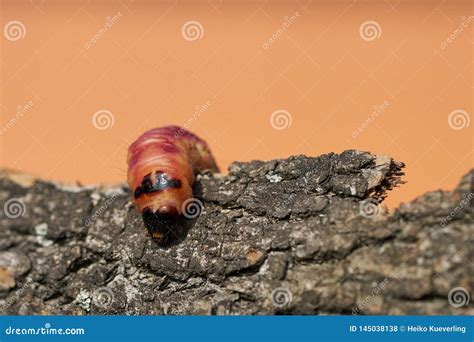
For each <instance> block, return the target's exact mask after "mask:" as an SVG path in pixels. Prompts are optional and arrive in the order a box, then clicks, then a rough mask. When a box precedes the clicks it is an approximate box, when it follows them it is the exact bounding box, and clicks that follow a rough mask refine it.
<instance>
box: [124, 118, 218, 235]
mask: <svg viewBox="0 0 474 342" xmlns="http://www.w3.org/2000/svg"><path fill="white" fill-rule="evenodd" d="M127 163H128V175H127V178H128V185H129V187H130V190H131V191H132V193H133V198H134V201H135V204H136V206H137V209H138V210H139V211H140V212H141V213H142V216H143V221H144V223H145V226H146V227H147V228H148V231H149V232H150V234H151V236H152V237H153V238H154V239H155V241H157V242H163V241H166V239H167V237H168V235H169V233H170V232H172V231H173V229H175V228H176V225H177V224H178V221H179V220H180V217H181V214H182V211H183V208H182V205H183V203H184V202H185V201H186V200H187V199H189V198H191V197H192V196H193V191H192V186H193V183H194V180H195V175H196V173H198V172H200V171H202V170H211V171H213V172H218V171H219V170H218V168H217V165H216V162H215V161H214V158H213V157H212V154H211V151H210V150H209V147H208V146H207V144H206V142H205V141H204V140H202V139H200V138H199V137H197V136H196V135H194V134H192V133H191V132H189V131H187V130H185V129H184V128H180V127H178V126H165V127H160V128H154V129H151V130H149V131H147V132H145V133H143V134H142V135H141V136H140V137H139V138H138V139H137V140H136V141H135V142H133V143H132V144H131V145H130V147H129V149H128V157H127Z"/></svg>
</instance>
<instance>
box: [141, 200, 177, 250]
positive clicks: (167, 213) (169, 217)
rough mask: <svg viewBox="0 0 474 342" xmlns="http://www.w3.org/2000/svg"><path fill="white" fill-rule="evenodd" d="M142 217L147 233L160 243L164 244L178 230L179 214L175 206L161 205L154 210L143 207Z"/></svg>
mask: <svg viewBox="0 0 474 342" xmlns="http://www.w3.org/2000/svg"><path fill="white" fill-rule="evenodd" d="M142 218H143V222H144V223H145V227H146V228H147V229H148V233H150V235H151V237H152V238H153V240H155V241H156V242H157V243H160V244H166V243H167V242H168V239H169V238H170V235H172V234H176V233H177V231H178V230H179V229H178V228H179V225H180V216H179V213H178V210H176V208H175V207H170V206H162V207H160V209H158V210H157V211H155V212H153V210H151V209H150V208H145V209H144V210H143V212H142Z"/></svg>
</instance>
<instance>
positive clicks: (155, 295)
mask: <svg viewBox="0 0 474 342" xmlns="http://www.w3.org/2000/svg"><path fill="white" fill-rule="evenodd" d="M402 168H403V164H402V163H400V162H396V161H394V160H392V159H391V158H389V157H387V156H375V155H372V154H370V153H367V152H359V151H346V152H343V153H341V154H332V153H331V154H327V155H322V156H319V157H317V158H310V157H305V156H296V157H290V158H288V159H282V160H274V161H266V162H264V161H253V162H250V163H240V162H237V163H234V164H232V165H231V166H230V168H229V174H228V175H220V174H215V175H212V174H202V175H199V176H198V178H197V181H196V183H195V186H194V192H195V197H196V199H197V200H199V202H197V201H196V203H198V204H199V203H201V204H202V210H201V213H200V215H198V216H197V217H196V218H195V219H188V220H186V222H185V224H184V226H183V228H182V231H179V232H177V234H176V238H175V240H174V241H173V242H172V243H171V244H170V245H169V246H166V247H160V246H158V245H156V244H155V243H154V242H153V241H152V240H151V238H150V237H149V236H148V233H147V231H146V229H145V228H144V226H143V223H142V220H141V216H140V214H139V213H138V212H137V211H136V209H135V208H134V205H133V203H132V201H131V196H130V192H129V190H128V189H127V188H126V187H125V186H116V187H101V186H87V187H81V186H65V185H60V184H55V183H51V182H47V181H43V180H39V179H34V178H31V177H28V176H25V175H21V174H17V173H13V172H7V171H3V172H2V173H1V174H0V209H2V212H1V214H2V215H1V217H0V224H1V230H0V309H1V310H0V312H1V313H2V314H21V315H26V314H44V315H50V314H66V315H84V314H94V315H97V314H99V315H101V314H127V315H136V314H158V315H161V314H178V315H179V314H204V315H211V314H232V315H234V314H236V315H241V314H250V315H254V314H382V315H383V314H428V315H433V314H437V315H441V314H447V315H457V314H462V315H467V314H474V309H473V305H472V303H467V304H465V305H461V306H460V307H456V306H458V305H456V303H454V305H453V304H452V303H450V300H448V295H449V293H450V291H451V290H452V289H455V288H457V287H462V288H463V289H465V290H466V291H467V293H468V295H469V294H470V293H472V289H473V284H474V280H473V263H472V260H473V232H474V229H473V225H472V222H473V220H472V219H473V211H472V175H473V174H474V171H471V172H470V173H469V174H468V175H466V176H465V177H463V178H462V180H461V181H460V183H459V186H458V187H457V188H456V189H454V190H453V191H434V192H430V193H427V194H425V195H423V196H421V197H419V198H417V199H416V200H414V201H412V202H410V203H406V204H403V205H401V206H400V207H399V208H398V209H397V210H396V211H395V212H394V213H391V214H390V213H387V211H386V210H385V209H384V208H383V207H382V206H380V205H378V203H380V202H381V201H382V200H383V199H384V198H385V196H387V195H388V191H389V190H390V189H392V188H393V187H395V186H398V185H400V184H402V183H403V182H402V176H403V172H402ZM14 204H16V206H14ZM15 208H16V209H17V210H16V211H15ZM454 300H456V298H454Z"/></svg>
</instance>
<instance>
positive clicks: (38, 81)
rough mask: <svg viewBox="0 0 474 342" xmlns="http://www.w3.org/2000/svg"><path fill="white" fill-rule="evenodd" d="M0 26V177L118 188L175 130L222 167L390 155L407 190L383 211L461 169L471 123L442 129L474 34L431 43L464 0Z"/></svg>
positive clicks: (100, 9) (37, 18)
mask: <svg viewBox="0 0 474 342" xmlns="http://www.w3.org/2000/svg"><path fill="white" fill-rule="evenodd" d="M119 12H120V17H119V19H118V20H116V21H115V22H114V23H113V24H112V25H111V27H110V28H108V30H107V31H105V33H102V34H100V36H99V39H98V40H97V41H96V42H95V43H93V44H91V46H90V47H88V48H86V44H87V43H88V42H89V41H90V40H91V39H92V38H93V37H94V35H96V34H98V33H99V31H100V29H101V28H103V27H104V25H105V24H106V20H107V19H106V18H107V17H113V16H114V15H117V14H118V13H119ZM295 12H298V14H299V15H298V16H297V18H296V20H294V21H292V22H291V24H290V25H287V26H285V29H284V31H283V32H280V33H278V32H277V31H278V29H279V28H282V26H284V22H285V17H290V16H292V15H295ZM1 15H2V18H1V27H2V33H3V35H2V37H1V66H0V67H1V92H2V94H1V114H2V115H1V122H0V125H1V127H3V129H4V130H3V134H2V135H1V136H0V144H1V157H0V158H1V159H0V160H1V166H2V167H8V168H13V169H19V170H22V171H26V172H29V173H33V174H36V175H39V176H42V177H46V178H49V179H55V180H62V181H68V182H70V181H80V182H81V183H97V182H109V183H113V182H118V181H124V180H125V172H126V165H125V158H126V149H127V146H128V144H130V143H131V142H132V141H133V140H134V139H135V138H136V137H137V136H138V135H139V134H140V133H141V132H143V131H144V130H146V129H149V128H151V127H155V126H161V125H165V124H171V123H173V124H178V125H184V124H186V123H188V124H189V126H188V127H189V129H190V130H191V131H193V132H195V133H196V134H198V135H199V136H201V137H202V138H204V139H205V140H207V141H208V143H209V145H210V146H211V149H212V150H213V152H214V154H215V156H216V158H217V160H218V163H219V165H220V167H221V169H223V170H226V168H227V166H228V165H229V163H230V162H232V161H234V160H240V161H249V160H252V159H273V158H283V157H287V156H290V155H294V154H306V155H310V156H317V155H319V154H322V153H327V152H331V151H334V152H341V151H343V150H345V149H351V148H355V149H361V150H368V151H371V152H374V153H378V154H388V155H390V156H392V157H393V158H395V159H397V160H401V161H404V162H405V163H406V164H407V168H406V177H405V180H407V181H408V183H407V184H405V185H403V186H402V187H401V188H399V189H396V190H394V191H393V192H392V194H391V195H390V196H389V197H388V199H387V200H386V202H387V203H388V205H389V206H390V207H394V206H396V205H398V203H400V202H402V201H407V200H411V199H413V198H414V197H415V196H418V195H420V194H422V193H424V192H426V191H428V190H434V189H438V188H444V189H446V188H452V187H454V186H455V184H456V183H457V182H458V180H459V178H460V176H462V175H463V174H465V173H466V172H467V171H468V170H469V169H470V168H471V167H472V157H473V154H472V137H473V135H472V127H473V124H471V125H469V126H467V127H465V128H463V129H459V130H455V129H452V128H451V127H450V125H449V124H448V115H449V114H450V113H451V112H453V111H455V110H458V109H461V110H464V111H465V112H464V113H466V114H465V115H467V118H466V116H465V117H464V118H465V119H470V117H469V116H472V112H473V108H472V94H473V88H472V87H473V86H472V76H473V74H472V62H473V54H472V52H473V50H472V44H473V34H472V33H473V25H474V21H472V20H471V21H469V23H468V24H467V27H465V28H463V31H462V32H461V33H459V34H456V36H455V39H454V40H453V41H452V42H450V43H449V44H447V45H446V46H442V44H443V42H445V43H446V39H447V38H448V37H449V36H450V35H451V34H453V32H454V31H455V30H456V29H457V28H458V27H459V26H460V25H461V23H462V22H463V20H466V18H468V19H469V18H470V16H472V15H473V11H472V7H471V2H470V1H464V2H462V1H444V0H441V1H418V3H415V1H392V0H386V1H364V2H355V1H313V2H311V1H309V2H307V1H299V2H298V1H287V2H284V1H279V2H276V1H275V2H272V1H267V2H243V1H239V2H238V1H225V2H224V1H209V2H207V1H202V2H186V3H185V2H152V1H133V0H119V1H82V0H81V1H64V2H63V3H61V2H59V1H48V0H31V1H18V0H15V1H2V2H1ZM463 17H464V19H463ZM471 19H473V18H471ZM13 20H17V21H20V22H21V23H22V24H23V25H24V27H25V32H24V33H25V34H24V37H22V38H21V39H18V40H15V41H11V40H9V39H6V37H5V32H4V27H5V26H6V25H7V23H9V22H10V21H13ZM191 20H193V21H198V22H199V23H200V24H201V25H202V28H203V30H202V37H200V38H199V37H198V38H199V39H196V40H193V41H189V40H186V39H184V36H183V34H182V27H183V25H184V24H185V23H186V22H188V21H191ZM366 21H375V22H376V23H377V24H378V25H379V27H380V30H379V31H378V33H379V35H378V37H375V39H374V40H364V39H362V36H361V34H360V31H359V29H360V27H361V25H362V24H363V23H364V22H366ZM274 34H275V37H276V39H275V40H274V41H272V42H271V43H270V44H269V45H268V46H266V47H267V48H266V49H265V48H264V47H263V45H264V43H265V42H267V43H268V39H269V38H270V37H271V36H272V35H274ZM29 101H32V103H33V105H32V106H31V108H30V109H28V110H27V111H26V112H25V113H24V114H23V115H22V116H21V117H20V118H18V120H16V121H15V122H14V123H13V124H12V125H9V126H8V127H7V126H6V125H7V124H8V122H10V123H11V120H12V118H14V117H15V115H16V111H17V108H18V106H24V105H25V104H27V103H28V102H29ZM208 101H209V103H210V105H209V106H208V108H207V109H206V110H205V111H203V112H202V113H200V114H199V115H196V114H193V113H194V112H195V110H196V106H202V105H205V104H206V103H207V102H208ZM385 101H387V103H388V105H387V106H386V108H384V109H383V110H382V111H381V112H380V113H379V115H378V116H377V117H376V118H375V119H374V120H373V121H372V122H370V123H369V124H368V125H367V127H366V128H365V129H364V130H363V131H362V132H361V133H360V134H358V135H357V136H356V137H355V138H354V137H353V135H352V133H353V132H354V131H355V130H357V129H358V127H361V125H362V124H363V123H364V122H365V121H366V120H367V119H368V118H369V117H370V116H371V114H372V112H373V110H374V106H378V105H381V104H383V103H384V102H385ZM101 109H106V110H108V111H110V113H112V115H113V119H114V124H113V125H112V126H111V127H109V128H107V129H103V130H99V129H97V128H95V127H94V125H93V122H92V118H93V115H94V113H96V112H97V111H99V110H101ZM280 109H283V110H286V111H287V112H288V113H289V115H290V116H291V125H290V126H289V127H287V128H285V129H282V130H277V129H274V128H273V127H272V125H271V123H270V117H271V115H272V113H273V112H274V111H276V110H280ZM1 127H0V128H1ZM5 128H6V131H5Z"/></svg>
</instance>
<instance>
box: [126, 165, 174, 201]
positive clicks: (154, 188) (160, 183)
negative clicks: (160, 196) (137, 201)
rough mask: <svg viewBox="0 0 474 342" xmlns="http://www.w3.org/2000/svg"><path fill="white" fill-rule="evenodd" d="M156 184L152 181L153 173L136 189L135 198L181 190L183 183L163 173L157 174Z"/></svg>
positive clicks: (158, 172)
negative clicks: (170, 190) (167, 190)
mask: <svg viewBox="0 0 474 342" xmlns="http://www.w3.org/2000/svg"><path fill="white" fill-rule="evenodd" d="M155 175H156V176H155V179H156V180H155V182H153V181H152V177H151V176H152V175H151V173H149V174H147V175H145V176H144V177H143V180H142V184H141V185H140V186H139V187H137V188H136V189H135V192H134V194H133V196H134V197H135V198H138V197H140V196H141V195H142V194H151V193H154V192H161V191H163V190H166V189H179V188H181V181H180V180H179V179H177V178H170V177H169V176H168V175H167V174H166V173H164V172H161V171H156V172H155Z"/></svg>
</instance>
